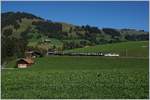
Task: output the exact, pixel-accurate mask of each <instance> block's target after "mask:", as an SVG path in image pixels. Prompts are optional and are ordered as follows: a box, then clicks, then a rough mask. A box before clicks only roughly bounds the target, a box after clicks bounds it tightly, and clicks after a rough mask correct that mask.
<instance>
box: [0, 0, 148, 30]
mask: <svg viewBox="0 0 150 100" xmlns="http://www.w3.org/2000/svg"><path fill="white" fill-rule="evenodd" d="M8 11H14V12H17V11H20V12H28V13H32V14H34V15H36V16H39V17H42V18H45V19H49V20H52V21H56V22H67V23H70V24H75V25H87V24H88V25H90V26H97V27H99V28H106V27H109V28H117V29H121V28H130V29H137V30H145V31H148V30H149V6H148V1H122V2H121V1H120V2H119V1H106V2H104V1H88V2H85V1H84V2H81V1H76V2H74V1H70V2H69V1H66V2H62V1H59V2H58V1H3V2H2V3H1V12H2V13H3V12H8Z"/></svg>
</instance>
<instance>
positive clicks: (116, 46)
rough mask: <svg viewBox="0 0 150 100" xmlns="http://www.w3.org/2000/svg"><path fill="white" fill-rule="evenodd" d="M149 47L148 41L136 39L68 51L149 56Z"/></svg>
mask: <svg viewBox="0 0 150 100" xmlns="http://www.w3.org/2000/svg"><path fill="white" fill-rule="evenodd" d="M148 48H149V42H148V41H137V42H135V41H134V42H122V43H112V44H105V45H96V46H91V47H85V48H78V49H73V50H68V51H66V52H112V53H119V54H120V56H128V57H148V56H149V54H148V52H149V50H148Z"/></svg>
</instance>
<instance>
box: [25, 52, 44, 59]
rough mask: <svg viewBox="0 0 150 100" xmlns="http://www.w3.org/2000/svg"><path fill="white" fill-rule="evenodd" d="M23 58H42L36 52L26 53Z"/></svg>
mask: <svg viewBox="0 0 150 100" xmlns="http://www.w3.org/2000/svg"><path fill="white" fill-rule="evenodd" d="M25 56H26V57H27V58H36V57H42V54H41V53H40V52H37V51H26V52H25Z"/></svg>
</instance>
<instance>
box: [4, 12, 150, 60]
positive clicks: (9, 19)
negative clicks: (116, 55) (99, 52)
mask: <svg viewBox="0 0 150 100" xmlns="http://www.w3.org/2000/svg"><path fill="white" fill-rule="evenodd" d="M1 19H2V23H1V28H2V38H1V39H2V62H4V61H5V60H8V58H12V57H23V56H24V52H25V50H28V49H34V50H38V51H40V52H42V53H43V54H44V53H45V52H46V51H48V50H59V51H62V50H64V49H73V48H82V47H85V46H93V45H98V44H99V45H100V44H107V43H115V42H124V41H141V40H149V34H148V32H145V31H144V30H134V29H113V28H102V29H99V28H98V27H96V26H90V25H85V26H77V25H72V24H68V23H62V22H53V21H51V20H46V19H43V18H40V17H37V16H35V15H33V14H29V13H25V12H7V13H2V14H1Z"/></svg>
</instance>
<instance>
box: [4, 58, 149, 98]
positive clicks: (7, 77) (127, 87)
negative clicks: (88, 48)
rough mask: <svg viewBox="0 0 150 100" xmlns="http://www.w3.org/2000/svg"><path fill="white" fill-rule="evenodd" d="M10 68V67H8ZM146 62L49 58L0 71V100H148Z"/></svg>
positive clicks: (142, 60)
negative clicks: (135, 99)
mask: <svg viewBox="0 0 150 100" xmlns="http://www.w3.org/2000/svg"><path fill="white" fill-rule="evenodd" d="M10 66H13V64H10ZM148 75H149V74H148V58H112V57H109V58H105V57H69V56H51V57H43V58H37V59H36V63H35V64H34V65H33V66H31V68H28V69H12V70H10V69H7V70H6V69H4V70H2V87H1V89H2V95H1V96H2V98H7V99H8V98H14V99H15V98H16V99H17V98H19V99H20V98H25V99H27V98H30V99H33V98H36V99H38V98H64V99H66V98H86V99H88V98H90V99H96V98H101V99H102V98H113V99H116V98H148V95H149V92H148V91H149V88H148V87H149V85H148V84H149V83H148V80H149V77H148Z"/></svg>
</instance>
